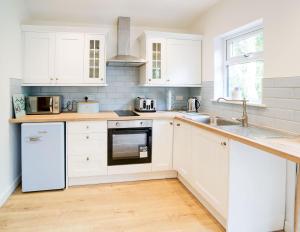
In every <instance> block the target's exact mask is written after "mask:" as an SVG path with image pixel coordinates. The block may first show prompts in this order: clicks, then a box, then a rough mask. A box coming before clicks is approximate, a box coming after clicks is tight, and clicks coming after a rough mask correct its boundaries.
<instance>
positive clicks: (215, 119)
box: [185, 114, 240, 126]
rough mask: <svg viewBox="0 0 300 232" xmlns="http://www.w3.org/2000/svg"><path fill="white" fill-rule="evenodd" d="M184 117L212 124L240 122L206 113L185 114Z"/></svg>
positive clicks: (235, 123)
mask: <svg viewBox="0 0 300 232" xmlns="http://www.w3.org/2000/svg"><path fill="white" fill-rule="evenodd" d="M185 118H188V119H191V120H193V121H195V122H201V123H205V124H207V125H212V126H235V125H239V124H240V123H239V122H235V121H231V120H227V119H224V118H220V117H213V116H209V115H207V114H190V115H185Z"/></svg>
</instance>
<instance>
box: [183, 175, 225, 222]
mask: <svg viewBox="0 0 300 232" xmlns="http://www.w3.org/2000/svg"><path fill="white" fill-rule="evenodd" d="M178 180H179V181H180V182H181V183H182V184H183V185H184V186H185V187H186V188H187V189H188V190H189V191H190V192H191V193H192V194H193V195H194V196H195V197H196V198H197V200H198V201H199V202H200V203H201V204H202V205H203V206H204V207H205V208H206V209H207V210H208V211H209V212H210V213H211V214H212V215H213V217H214V218H215V219H216V220H217V221H218V222H219V223H220V224H221V225H222V226H223V227H224V228H226V227H227V220H226V219H225V218H224V217H223V216H222V215H221V214H220V213H218V212H217V211H216V210H215V209H214V207H212V206H211V205H210V204H209V203H208V202H207V201H206V200H205V199H204V198H203V197H202V196H201V195H200V194H199V193H198V192H197V191H196V190H195V189H194V188H193V187H192V186H191V185H190V184H189V183H188V181H186V180H185V179H184V177H182V176H181V175H180V174H178Z"/></svg>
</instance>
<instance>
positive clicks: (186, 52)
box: [166, 39, 201, 86]
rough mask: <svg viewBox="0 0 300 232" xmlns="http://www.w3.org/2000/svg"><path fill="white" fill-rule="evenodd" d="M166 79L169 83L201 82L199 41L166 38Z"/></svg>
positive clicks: (179, 84) (180, 84) (195, 83)
mask: <svg viewBox="0 0 300 232" xmlns="http://www.w3.org/2000/svg"><path fill="white" fill-rule="evenodd" d="M166 61H167V73H166V75H167V80H169V83H170V84H171V85H178V86H184V85H200V84H201V41H200V40H184V39H168V40H167V58H166Z"/></svg>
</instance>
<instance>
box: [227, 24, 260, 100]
mask: <svg viewBox="0 0 300 232" xmlns="http://www.w3.org/2000/svg"><path fill="white" fill-rule="evenodd" d="M224 42H225V47H226V49H225V51H226V52H225V53H226V54H225V56H224V57H225V75H224V76H225V78H224V94H223V95H224V96H225V97H227V98H244V97H245V98H246V99H247V100H249V102H251V103H261V100H262V78H263V73H264V60H263V52H264V36H263V30H262V29H261V28H256V29H252V30H251V31H249V30H248V31H247V32H244V33H240V34H238V35H235V36H231V37H227V38H226V39H225V40H224Z"/></svg>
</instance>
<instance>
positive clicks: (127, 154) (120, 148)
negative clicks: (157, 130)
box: [107, 128, 152, 166]
mask: <svg viewBox="0 0 300 232" xmlns="http://www.w3.org/2000/svg"><path fill="white" fill-rule="evenodd" d="M107 154H108V159H107V162H108V165H109V166H112V165H123V164H141V163H151V160H152V158H151V156H152V128H130V129H128V128H125V129H108V153H107Z"/></svg>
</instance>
